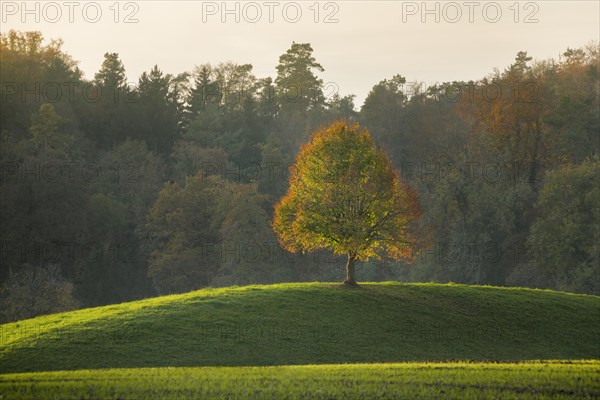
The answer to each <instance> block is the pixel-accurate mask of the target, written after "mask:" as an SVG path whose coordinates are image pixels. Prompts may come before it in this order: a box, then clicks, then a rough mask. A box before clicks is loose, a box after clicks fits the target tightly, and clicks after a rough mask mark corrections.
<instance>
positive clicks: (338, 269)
mask: <svg viewBox="0 0 600 400" xmlns="http://www.w3.org/2000/svg"><path fill="white" fill-rule="evenodd" d="M61 45H62V43H61V42H60V41H51V42H50V43H44V39H43V37H42V35H41V34H40V33H39V32H24V33H21V32H14V31H10V32H8V33H6V34H3V35H2V36H1V40H0V52H1V54H0V56H1V68H2V75H1V82H0V96H1V107H2V112H1V113H0V130H1V142H0V146H1V147H0V157H1V160H0V161H1V172H2V173H1V181H0V185H1V197H0V201H1V204H0V207H1V209H2V213H1V216H0V224H1V226H2V228H1V232H0V242H1V246H2V247H1V260H0V262H1V263H0V268H1V269H0V273H1V284H2V309H1V313H2V320H4V321H8V320H14V319H19V318H24V317H28V316H34V315H39V314H44V313H48V312H55V311H60V310H66V309H73V308H77V307H81V306H94V305H102V304H108V303H116V302H121V301H126V300H132V299H138V298H142V297H148V296H153V295H156V294H167V293H175V292H183V291H187V290H193V289H196V288H201V287H206V286H224V285H235V284H248V283H271V282H282V281H307V280H328V281H331V280H334V281H336V280H340V279H341V277H342V266H343V261H342V260H340V259H338V258H337V257H334V256H332V255H331V254H328V253H325V252H322V253H316V254H290V253H287V252H286V251H284V250H282V249H281V248H280V247H279V245H278V244H277V240H276V238H275V236H274V234H273V231H272V229H271V220H272V213H273V206H274V204H275V203H276V202H277V201H278V200H279V198H280V197H281V196H282V195H283V194H284V193H285V191H286V189H287V185H288V168H289V166H290V165H291V164H292V163H293V161H294V158H295V155H296V154H297V152H298V150H299V148H300V146H301V145H302V144H303V143H305V142H306V141H307V139H308V138H309V136H310V134H311V132H313V131H314V130H315V129H317V128H318V127H319V126H320V125H325V124H328V123H329V122H331V121H332V120H337V119H344V120H356V121H359V122H360V123H361V124H363V125H364V126H366V127H367V128H369V129H370V131H371V132H372V134H373V136H374V137H375V139H376V140H377V141H378V142H379V143H380V144H381V145H382V146H383V147H384V148H385V149H386V151H387V152H388V154H389V155H390V157H391V158H392V160H393V162H394V164H395V167H396V168H397V169H398V171H399V173H400V174H401V175H402V177H403V178H404V179H406V180H407V181H408V182H409V183H410V184H411V185H412V186H413V187H414V188H415V189H417V190H418V192H419V194H420V199H421V206H422V208H423V210H424V213H425V215H424V217H423V218H422V220H421V222H420V226H419V232H420V236H421V239H422V240H421V242H422V244H421V245H420V249H419V250H420V255H419V257H418V258H417V260H416V262H415V263H413V264H412V265H404V264H400V263H392V262H388V263H375V262H369V263H365V264H363V265H361V266H359V268H358V270H357V275H358V279H359V280H390V279H396V280H404V281H430V280H433V281H440V282H447V281H454V282H465V283H481V284H494V285H519V286H531V287H542V288H555V289H560V290H568V291H574V292H584V293H596V294H599V293H600V272H599V267H598V263H599V259H598V258H599V253H600V251H599V248H598V243H600V232H599V226H600V224H599V223H600V189H599V188H600V184H599V183H600V182H598V181H599V179H600V178H599V177H600V174H599V172H600V171H599V169H600V166H599V165H600V161H599V159H598V150H599V138H598V132H600V117H599V108H600V104H599V93H600V92H599V83H600V80H599V56H598V54H599V53H598V46H597V45H595V44H594V45H589V46H587V47H585V48H581V49H568V50H567V51H566V52H565V53H564V54H563V55H562V56H561V58H560V59H559V60H548V61H544V62H536V63H532V61H531V58H529V57H528V56H527V54H526V53H524V52H520V53H518V54H517V57H516V59H515V61H514V62H513V63H512V64H511V65H509V66H508V67H507V68H506V69H504V70H502V71H495V72H494V73H492V74H490V75H489V76H488V77H486V78H484V79H480V80H478V81H472V82H448V83H444V84H439V85H435V86H432V87H429V88H427V87H425V85H422V84H414V83H413V84H410V85H409V84H408V83H407V82H406V81H405V79H404V78H403V77H402V76H400V75H396V76H394V77H392V78H390V79H385V80H383V81H381V82H379V83H378V84H376V85H375V86H374V87H373V89H372V90H371V92H370V93H369V95H368V96H367V98H366V100H365V102H364V104H363V105H362V107H361V108H360V111H356V106H355V104H354V98H355V96H353V95H348V96H340V95H338V94H337V93H335V94H333V95H331V96H326V95H325V92H326V90H325V89H326V87H327V84H325V83H324V82H323V80H322V79H320V78H319V73H321V72H323V70H324V69H323V67H322V66H321V65H320V64H319V63H318V62H317V60H315V58H314V56H313V54H312V52H313V49H312V48H311V46H310V44H301V43H293V44H292V45H291V47H290V48H289V49H288V50H287V51H286V52H285V53H284V54H282V55H281V57H280V58H279V63H278V64H277V67H276V71H274V72H276V76H275V79H272V78H270V77H266V78H258V77H256V76H255V75H254V74H253V73H252V65H250V64H235V63H231V62H227V63H220V64H218V65H211V64H202V65H199V66H197V67H196V68H195V69H194V70H193V71H191V72H185V73H181V74H179V75H176V76H174V75H170V74H165V73H163V72H162V71H161V70H160V69H159V68H158V66H154V67H153V68H152V69H150V70H149V71H148V72H145V73H143V74H142V75H141V76H140V77H139V79H138V81H137V83H136V84H131V83H128V81H127V77H126V74H125V67H124V65H123V63H122V62H121V61H120V59H119V56H118V55H117V54H115V53H106V54H105V57H104V62H103V63H102V66H101V67H100V70H99V71H98V72H97V73H96V74H95V75H94V78H93V79H92V80H86V79H84V78H83V74H82V72H81V71H80V70H79V69H78V68H77V63H76V62H75V61H74V60H73V59H72V58H71V56H69V55H68V54H66V53H65V52H63V51H62V50H61ZM332 87H335V85H333V86H332Z"/></svg>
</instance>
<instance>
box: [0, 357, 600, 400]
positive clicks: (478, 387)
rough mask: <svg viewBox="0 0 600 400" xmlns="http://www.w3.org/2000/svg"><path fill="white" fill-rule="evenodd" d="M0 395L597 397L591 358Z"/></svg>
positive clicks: (158, 377)
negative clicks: (588, 360) (574, 360)
mask: <svg viewBox="0 0 600 400" xmlns="http://www.w3.org/2000/svg"><path fill="white" fill-rule="evenodd" d="M0 388H2V394H3V399H56V398H63V399H88V398H101V399H106V398H122V399H154V398H160V399H189V398H202V399H212V398H229V399H250V398H260V399H301V398H315V399H332V398H345V399H390V398H394V399H399V398H405V399H415V398H431V399H435V398H445V399H464V400H468V399H481V398H490V399H491V398H510V399H515V398H527V399H542V398H543V399H569V398H577V399H584V398H598V397H600V363H598V362H572V363H571V362H523V363H402V364H394V363H390V364H345V365H308V366H285V367H197V368H142V369H109V370H99V371H89V370H84V371H68V372H43V373H24V374H11V375H3V376H0Z"/></svg>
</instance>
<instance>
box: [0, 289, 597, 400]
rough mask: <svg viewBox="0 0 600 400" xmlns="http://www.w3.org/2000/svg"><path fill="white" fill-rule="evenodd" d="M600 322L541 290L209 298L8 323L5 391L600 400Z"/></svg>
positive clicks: (584, 300)
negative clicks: (588, 399) (587, 399)
mask: <svg viewBox="0 0 600 400" xmlns="http://www.w3.org/2000/svg"><path fill="white" fill-rule="evenodd" d="M599 320H600V298H599V297H596V296H589V295H574V294H567V293H560V292H553V291H543V290H531V289H516V288H497V287H485V286H467V285H454V284H449V285H440V284H401V283H392V282H388V283H367V284H362V285H360V286H359V287H357V288H347V287H344V286H342V285H338V284H328V283H304V284H279V285H265V286H259V285H257V286H246V287H231V288H222V289H205V290H200V291H196V292H191V293H186V294H181V295H171V296H163V297H157V298H152V299H146V300H140V301H136V302H131V303H123V304H118V305H112V306H105V307H98V308H90V309H83V310H78V311H74V312H69V313H62V314H54V315H47V316H42V317H38V318H34V319H30V320H24V321H19V322H15V323H10V324H5V325H2V326H1V331H0V339H1V342H0V372H2V374H3V375H1V376H0V395H1V396H2V397H1V398H2V399H8V398H36V399H37V398H66V399H69V398H77V399H80V398H84V399H87V398H102V399H104V398H189V397H200V398H257V397H258V398H274V399H275V398H277V399H280V398H340V397H342V398H415V397H417V398H418V397H421V398H461V399H463V398H516V397H519V398H521V397H523V398H598V397H600V362H598V361H594V360H598V359H600V346H599V345H598V343H600V327H599V326H598V321H599ZM534 360H555V361H548V362H545V361H534ZM574 360H580V361H574ZM474 361H477V362H474ZM51 371H54V372H51ZM44 396H45V397H44Z"/></svg>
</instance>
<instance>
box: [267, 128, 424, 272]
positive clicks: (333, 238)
mask: <svg viewBox="0 0 600 400" xmlns="http://www.w3.org/2000/svg"><path fill="white" fill-rule="evenodd" d="M419 215H420V207H419V202H418V198H417V195H416V193H415V192H414V191H412V190H411V189H410V188H409V187H408V186H407V185H406V184H405V183H404V182H403V181H401V180H400V178H399V177H398V174H397V173H396V171H394V169H393V168H392V165H391V162H390V160H389V159H388V157H387V155H386V154H385V152H384V151H383V150H382V149H381V148H379V147H378V146H377V145H376V144H375V142H374V141H373V139H372V138H371V134H370V133H369V132H368V131H367V130H366V129H363V128H361V127H360V126H359V125H358V124H354V125H348V124H346V123H344V122H334V123H333V124H331V125H330V126H329V127H327V128H322V129H320V130H318V131H316V132H315V133H314V134H313V135H312V137H311V139H310V141H309V143H307V144H305V145H304V146H303V147H302V149H301V150H300V153H299V154H298V157H297V158H296V163H295V164H294V165H293V166H292V168H291V176H290V188H289V191H288V193H287V194H286V195H285V196H284V197H283V198H282V199H281V201H280V202H279V203H278V204H277V206H276V207H275V220H274V223H273V228H274V230H275V232H276V233H277V234H278V236H279V240H280V243H281V245H282V247H284V248H285V249H287V250H289V251H291V252H297V251H312V250H317V249H328V250H331V251H332V252H333V253H334V254H338V255H341V254H347V255H348V262H347V264H346V280H345V281H344V283H346V284H356V281H355V278H354V265H355V262H356V260H360V261H366V260H368V259H369V258H375V259H381V258H382V257H384V256H386V257H389V258H392V259H396V260H406V261H410V260H411V259H412V258H413V257H414V254H415V248H416V246H415V241H414V236H413V235H412V232H411V230H410V229H409V228H410V225H411V222H412V221H414V220H415V219H416V218H417V217H418V216H419Z"/></svg>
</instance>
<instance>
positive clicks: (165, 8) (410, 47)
mask: <svg viewBox="0 0 600 400" xmlns="http://www.w3.org/2000/svg"><path fill="white" fill-rule="evenodd" d="M0 3H1V8H0V9H1V12H2V15H1V19H0V23H1V30H2V32H6V31H7V30H9V29H16V30H21V31H25V30H39V31H41V32H42V33H43V35H44V37H45V38H47V39H50V38H62V39H63V40H64V42H65V44H64V47H63V48H64V50H66V51H67V52H68V53H69V54H71V55H72V56H73V57H74V58H75V59H76V60H77V61H79V67H80V68H81V69H82V70H83V71H84V72H85V75H86V77H87V78H91V77H93V75H94V73H95V72H96V71H97V70H98V69H99V67H100V64H101V63H102V59H103V55H104V53H105V52H117V53H119V55H120V57H121V59H122V60H123V62H124V64H125V68H126V70H127V76H128V80H129V81H131V82H136V81H137V79H138V77H139V75H140V74H141V73H142V72H143V71H147V70H149V69H150V68H151V67H152V66H153V65H154V64H158V66H159V67H160V68H161V69H162V70H163V71H165V72H168V73H174V74H175V73H180V72H184V71H191V70H192V68H193V67H194V65H198V64H202V63H207V62H210V63H213V64H215V63H218V62H221V61H234V62H237V63H240V64H243V63H250V64H252V65H253V66H254V74H255V75H256V76H257V77H259V78H262V77H266V76H272V77H274V76H275V74H276V70H275V66H276V65H277V62H278V58H279V56H280V55H281V54H282V53H284V52H285V51H286V50H287V49H288V48H289V47H290V45H291V43H292V41H296V42H302V43H304V42H309V43H311V44H312V46H313V49H314V55H315V57H316V59H317V61H318V62H319V63H321V65H322V66H323V67H324V68H325V72H324V73H322V74H321V75H320V76H321V77H322V78H323V80H324V81H325V82H327V83H329V82H332V83H333V84H330V85H328V86H327V87H326V92H327V93H326V94H332V92H333V91H334V90H338V91H339V93H340V94H341V95H345V94H350V93H352V94H355V95H357V101H356V104H357V106H360V105H361V104H362V101H363V99H364V98H365V97H366V95H367V94H368V92H369V90H370V89H371V88H372V87H373V85H375V84H376V83H377V82H379V81H381V80H383V79H384V78H389V77H391V76H393V75H395V74H401V75H403V76H404V77H406V78H407V81H409V82H411V81H415V80H418V81H422V82H425V83H426V84H427V85H430V84H433V83H435V82H442V81H452V80H469V79H478V78H481V77H483V76H485V75H487V74H489V73H491V72H492V71H493V69H494V68H495V67H498V68H504V67H506V66H507V65H509V64H510V63H511V62H512V61H513V59H514V57H515V55H516V53H517V52H518V51H520V50H525V51H527V52H528V53H529V55H530V56H533V57H534V59H547V58H550V57H553V58H557V57H558V56H559V54H560V53H562V52H563V51H564V50H565V49H566V48H567V47H580V46H583V45H585V44H587V43H589V42H590V41H592V40H595V41H598V40H599V39H600V38H599V35H600V33H599V32H600V1H596V0H591V1H535V2H533V1H529V2H528V1H520V2H516V1H514V0H511V1H496V2H492V1H456V2H448V1H440V2H436V1H428V2H426V3H423V2H422V1H415V2H412V1H329V2H328V1H320V2H318V3H317V2H315V1H296V2H293V1H255V2H247V1H239V2H236V1H228V2H226V3H224V2H222V1H215V2H212V1H193V0H192V1H189V0H188V1H169V2H167V1H155V0H154V1H131V2H127V1H120V2H118V3H117V4H115V3H116V2H115V1H97V2H87V1H72V2H69V1H64V2H63V1H56V2H47V1H44V2H36V1H29V2H27V3H26V7H27V10H25V9H24V7H23V6H22V4H23V3H22V1H2V2H0ZM117 9H118V11H119V12H118V13H117V12H116V11H117ZM227 10H229V11H231V13H229V14H228V13H226V11H227ZM317 10H318V13H317ZM427 10H430V11H431V13H430V14H427V13H425V11H427ZM98 12H100V13H99V14H98ZM127 16H129V20H130V21H129V22H130V23H125V19H126V17H127ZM327 17H329V18H327ZM436 17H437V18H438V19H439V21H438V22H436ZM36 18H39V21H38V22H36ZM115 18H117V21H118V22H115ZM236 18H238V20H239V21H237V22H236ZM270 19H271V21H270ZM315 19H316V21H315ZM326 19H327V20H328V23H326V22H325V20H326ZM423 19H425V20H424V22H423ZM94 20H97V21H96V22H94ZM136 20H137V22H136ZM294 21H295V22H294ZM336 88H339V89H336Z"/></svg>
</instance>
